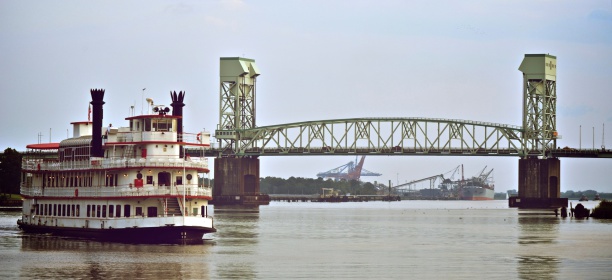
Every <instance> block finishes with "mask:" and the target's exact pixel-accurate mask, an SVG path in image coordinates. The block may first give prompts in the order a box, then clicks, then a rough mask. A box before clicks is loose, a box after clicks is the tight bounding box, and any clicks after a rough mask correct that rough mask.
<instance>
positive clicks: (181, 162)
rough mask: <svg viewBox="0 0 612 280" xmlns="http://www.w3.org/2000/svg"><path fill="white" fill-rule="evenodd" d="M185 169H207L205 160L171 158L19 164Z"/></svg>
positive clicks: (26, 162)
mask: <svg viewBox="0 0 612 280" xmlns="http://www.w3.org/2000/svg"><path fill="white" fill-rule="evenodd" d="M183 166H184V167H186V168H208V159H207V158H187V159H182V158H173V157H147V158H138V159H137V158H124V157H114V158H98V159H95V158H92V159H91V160H80V161H63V162H60V161H44V160H42V159H29V160H24V161H23V162H22V164H21V168H22V169H23V170H33V171H34V170H38V171H41V170H48V171H61V170H86V169H105V168H122V167H183Z"/></svg>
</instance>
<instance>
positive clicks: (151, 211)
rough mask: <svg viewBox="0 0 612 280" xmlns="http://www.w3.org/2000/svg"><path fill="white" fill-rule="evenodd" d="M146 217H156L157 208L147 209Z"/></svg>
mask: <svg viewBox="0 0 612 280" xmlns="http://www.w3.org/2000/svg"><path fill="white" fill-rule="evenodd" d="M136 209H138V208H136ZM147 217H157V207H156V206H150V207H147Z"/></svg>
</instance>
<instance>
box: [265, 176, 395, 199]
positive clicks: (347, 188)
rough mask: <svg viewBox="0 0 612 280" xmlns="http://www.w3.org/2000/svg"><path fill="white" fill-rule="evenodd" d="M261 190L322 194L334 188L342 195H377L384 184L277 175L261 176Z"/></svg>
mask: <svg viewBox="0 0 612 280" xmlns="http://www.w3.org/2000/svg"><path fill="white" fill-rule="evenodd" d="M259 188H260V192H262V193H267V194H321V193H322V189H323V188H327V189H330V188H333V189H334V191H336V192H337V193H338V194H340V195H345V194H353V195H375V194H377V192H378V191H379V190H380V189H382V188H384V186H382V185H378V186H375V185H374V184H372V183H370V182H359V181H356V180H351V181H346V180H342V181H334V180H332V179H327V180H324V179H323V178H317V179H311V178H301V177H297V178H296V177H290V178H288V179H283V178H277V177H265V178H260V181H259Z"/></svg>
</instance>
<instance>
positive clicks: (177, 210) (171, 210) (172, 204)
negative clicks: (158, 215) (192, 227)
mask: <svg viewBox="0 0 612 280" xmlns="http://www.w3.org/2000/svg"><path fill="white" fill-rule="evenodd" d="M178 200H179V198H168V199H166V215H167V216H181V215H183V212H182V211H181V206H180V204H179V201H178Z"/></svg>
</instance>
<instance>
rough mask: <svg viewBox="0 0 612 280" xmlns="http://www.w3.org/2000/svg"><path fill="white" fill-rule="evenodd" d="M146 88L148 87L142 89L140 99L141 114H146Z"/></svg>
mask: <svg viewBox="0 0 612 280" xmlns="http://www.w3.org/2000/svg"><path fill="white" fill-rule="evenodd" d="M145 89H147V88H143V89H142V96H141V97H142V98H141V99H140V114H141V115H144V113H143V110H144V92H145Z"/></svg>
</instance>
